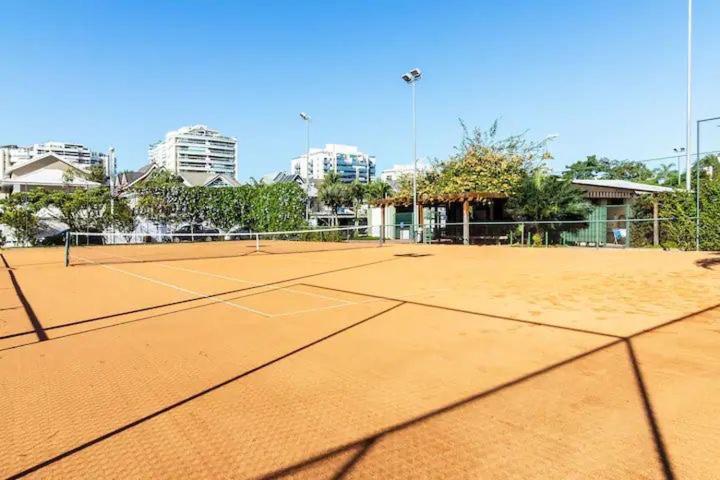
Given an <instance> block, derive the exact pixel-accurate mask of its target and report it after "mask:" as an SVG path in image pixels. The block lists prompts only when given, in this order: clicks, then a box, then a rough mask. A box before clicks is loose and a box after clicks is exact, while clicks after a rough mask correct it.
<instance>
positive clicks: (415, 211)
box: [410, 80, 419, 242]
mask: <svg viewBox="0 0 720 480" xmlns="http://www.w3.org/2000/svg"><path fill="white" fill-rule="evenodd" d="M410 86H411V87H412V134H413V146H412V155H413V242H417V226H418V224H419V219H418V206H417V130H416V122H415V80H413V82H412V83H411V84H410Z"/></svg>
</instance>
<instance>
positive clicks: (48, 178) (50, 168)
mask: <svg viewBox="0 0 720 480" xmlns="http://www.w3.org/2000/svg"><path fill="white" fill-rule="evenodd" d="M68 171H70V172H73V173H74V175H72V176H71V178H68V175H67V172H68ZM85 175H87V173H86V172H85V171H84V170H82V169H80V168H78V167H76V166H75V165H72V164H71V163H69V162H67V161H66V160H63V159H62V158H60V157H58V156H57V155H55V154H53V153H47V154H45V155H41V156H38V157H35V158H33V159H32V160H28V161H27V162H23V163H21V164H17V165H15V166H13V167H12V168H9V169H8V170H7V171H6V172H5V177H4V178H3V179H2V181H3V183H5V184H11V185H13V184H20V185H43V186H58V185H65V186H72V187H93V186H98V185H100V184H99V183H97V182H92V181H90V180H88V179H87V178H86V177H85Z"/></svg>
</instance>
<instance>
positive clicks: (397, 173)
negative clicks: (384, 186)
mask: <svg viewBox="0 0 720 480" xmlns="http://www.w3.org/2000/svg"><path fill="white" fill-rule="evenodd" d="M428 168H429V166H428V163H427V162H425V161H424V160H418V162H417V170H418V172H423V171H425V170H428ZM412 173H413V165H412V164H402V165H401V164H396V165H393V166H392V168H387V169H385V170H383V171H382V172H380V180H382V181H383V182H386V183H389V184H390V185H392V186H393V188H394V187H395V186H396V185H397V181H398V179H399V178H400V177H401V176H403V175H412Z"/></svg>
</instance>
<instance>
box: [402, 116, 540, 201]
mask: <svg viewBox="0 0 720 480" xmlns="http://www.w3.org/2000/svg"><path fill="white" fill-rule="evenodd" d="M460 125H461V127H462V130H463V138H462V141H461V142H460V145H459V146H457V147H455V153H454V154H453V155H451V156H450V158H448V159H447V160H445V161H440V162H439V161H434V162H433V164H432V166H431V168H430V169H429V170H427V171H425V172H421V173H419V174H418V177H417V191H418V194H419V195H424V194H426V195H444V194H457V193H464V192H474V191H484V192H493V193H505V194H508V195H512V194H514V193H515V192H516V191H517V189H518V187H519V186H520V184H521V183H522V181H523V178H524V177H525V175H526V172H527V171H529V170H532V169H533V168H534V167H535V166H536V165H537V163H538V162H539V161H540V160H542V159H543V158H547V157H548V156H549V154H548V153H547V151H546V145H547V140H542V141H532V140H528V139H527V138H526V134H525V133H521V134H519V135H511V136H509V137H505V138H501V137H500V136H499V135H498V122H497V121H495V122H494V123H493V124H492V125H491V126H490V128H489V129H487V130H482V129H479V128H475V129H473V130H469V129H468V128H467V126H466V125H465V124H464V123H463V122H462V121H460ZM398 196H399V197H406V198H409V197H411V196H412V175H403V176H401V177H400V179H399V180H398Z"/></svg>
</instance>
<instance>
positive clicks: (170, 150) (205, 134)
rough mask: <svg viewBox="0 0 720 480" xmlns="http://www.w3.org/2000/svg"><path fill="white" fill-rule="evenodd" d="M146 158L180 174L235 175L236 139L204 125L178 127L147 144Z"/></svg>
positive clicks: (233, 176)
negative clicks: (162, 137) (162, 138)
mask: <svg viewBox="0 0 720 480" xmlns="http://www.w3.org/2000/svg"><path fill="white" fill-rule="evenodd" d="M148 154H149V158H150V162H151V163H154V164H156V165H158V166H160V167H163V168H166V169H167V170H169V171H171V172H173V173H177V174H181V173H183V172H190V173H206V174H208V173H214V174H220V175H228V176H230V177H232V178H236V176H237V140H236V139H235V138H233V137H228V136H226V135H222V134H220V133H219V132H218V131H217V130H213V129H211V128H208V127H207V126H205V125H193V126H190V127H182V128H179V129H177V130H173V131H172V132H168V133H167V134H165V139H164V140H161V141H159V142H157V143H154V144H152V145H150V150H149V152H148Z"/></svg>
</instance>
